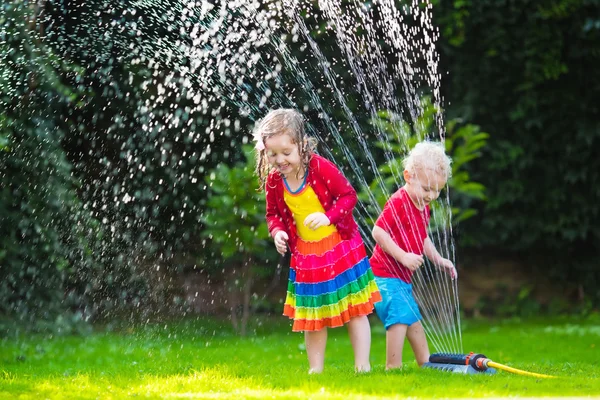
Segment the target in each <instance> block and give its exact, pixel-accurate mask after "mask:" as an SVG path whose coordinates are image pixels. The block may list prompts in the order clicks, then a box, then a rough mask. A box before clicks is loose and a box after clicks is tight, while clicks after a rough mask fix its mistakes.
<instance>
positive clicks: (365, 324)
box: [348, 315, 371, 372]
mask: <svg viewBox="0 0 600 400" xmlns="http://www.w3.org/2000/svg"><path fill="white" fill-rule="evenodd" d="M348 334H349V336H350V343H352V349H353V350H354V369H355V370H356V372H369V371H370V370H371V364H370V362H369V354H370V352H371V325H370V324H369V319H368V318H367V316H366V315H363V316H360V317H354V318H351V319H350V322H348Z"/></svg>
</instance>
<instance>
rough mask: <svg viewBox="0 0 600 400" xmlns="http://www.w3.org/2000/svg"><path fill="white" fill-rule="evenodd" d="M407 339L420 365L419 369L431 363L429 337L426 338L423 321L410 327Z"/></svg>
mask: <svg viewBox="0 0 600 400" xmlns="http://www.w3.org/2000/svg"><path fill="white" fill-rule="evenodd" d="M406 337H407V338H408V341H409V342H410V347H412V349H413V352H414V353H415V358H416V359H417V364H419V367H422V366H423V364H425V363H426V362H428V361H429V346H428V345H427V337H426V336H425V330H424V329H423V325H422V324H421V321H418V322H415V323H414V324H412V325H411V326H409V327H408V329H407V331H406Z"/></svg>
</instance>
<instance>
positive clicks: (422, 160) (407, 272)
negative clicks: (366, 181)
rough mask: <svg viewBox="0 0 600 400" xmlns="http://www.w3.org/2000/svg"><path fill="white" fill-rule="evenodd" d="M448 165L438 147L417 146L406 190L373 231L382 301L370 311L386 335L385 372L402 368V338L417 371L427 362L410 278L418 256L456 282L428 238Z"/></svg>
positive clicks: (406, 175)
mask: <svg viewBox="0 0 600 400" xmlns="http://www.w3.org/2000/svg"><path fill="white" fill-rule="evenodd" d="M451 162H452V161H451V160H450V158H449V157H448V156H447V155H446V154H445V152H444V147H443V144H442V143H435V142H429V141H424V142H421V143H418V144H417V145H416V146H415V147H414V149H412V150H411V151H410V153H409V154H408V156H407V157H406V158H405V159H404V160H403V166H404V181H405V185H404V186H403V187H401V188H400V189H399V190H398V191H396V193H394V194H393V195H392V196H391V197H390V198H389V200H388V201H387V202H386V204H385V207H384V209H383V211H382V213H381V215H380V216H379V218H378V219H377V221H376V222H375V227H374V228H373V238H374V239H375V242H376V245H375V249H374V251H373V255H372V257H371V260H370V262H371V266H372V269H373V273H374V274H375V281H376V282H377V286H378V287H379V290H380V293H381V295H382V297H383V300H382V301H381V302H379V303H377V304H375V311H376V312H377V315H378V316H379V318H380V319H381V321H382V322H383V324H384V326H385V329H386V369H393V368H401V367H402V348H403V346H404V338H405V337H407V338H408V341H409V342H410V345H411V347H412V350H413V352H414V353H415V358H416V359H417V363H418V364H419V366H422V365H423V364H424V363H426V362H428V361H429V348H428V346H427V339H426V337H425V331H424V330H423V326H422V324H421V322H420V320H421V319H422V317H421V314H420V312H419V308H418V306H417V303H416V302H415V299H414V296H413V294H412V283H411V277H412V274H413V272H414V271H416V270H417V268H419V267H420V266H421V265H422V264H423V261H424V259H423V255H425V256H426V257H427V258H428V259H429V260H431V261H432V262H433V263H434V264H436V265H437V266H438V267H440V268H442V269H444V270H445V271H446V272H447V273H448V274H450V276H451V277H452V279H454V278H456V276H457V274H456V269H455V268H454V264H453V263H452V261H450V260H448V259H445V258H443V257H442V256H441V255H440V253H438V251H437V250H436V248H435V246H434V245H433V243H432V241H431V239H429V237H428V235H427V227H428V225H429V215H430V214H429V203H431V202H432V201H434V200H435V199H437V198H438V196H439V195H440V191H441V190H442V188H443V187H444V186H445V185H446V182H447V180H448V178H449V177H450V175H451V172H452V170H451V168H450V164H451Z"/></svg>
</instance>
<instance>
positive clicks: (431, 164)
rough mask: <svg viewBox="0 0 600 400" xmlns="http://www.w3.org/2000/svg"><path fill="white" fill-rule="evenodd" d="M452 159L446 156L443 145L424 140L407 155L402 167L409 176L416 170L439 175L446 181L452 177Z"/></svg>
mask: <svg viewBox="0 0 600 400" xmlns="http://www.w3.org/2000/svg"><path fill="white" fill-rule="evenodd" d="M451 165H452V159H451V158H450V157H449V156H448V155H447V154H446V151H445V149H444V144H443V143H441V142H432V141H429V140H425V141H423V142H419V143H417V145H416V146H415V147H414V148H413V149H412V150H411V151H410V152H409V153H408V155H407V156H406V158H404V160H403V161H402V166H403V167H404V169H405V170H407V171H408V172H410V173H411V174H414V173H416V172H417V171H418V170H425V169H426V170H430V171H434V172H436V173H440V174H441V175H442V176H445V177H446V180H448V179H450V177H451V176H452V167H451Z"/></svg>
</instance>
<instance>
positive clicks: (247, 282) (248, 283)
mask: <svg viewBox="0 0 600 400" xmlns="http://www.w3.org/2000/svg"><path fill="white" fill-rule="evenodd" d="M242 271H243V272H242V279H244V305H243V311H242V323H241V325H240V334H241V335H242V336H246V333H247V328H248V320H249V319H250V301H251V300H252V283H253V282H252V281H253V274H252V256H250V255H248V257H247V258H246V261H245V262H244V266H243V269H242Z"/></svg>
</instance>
